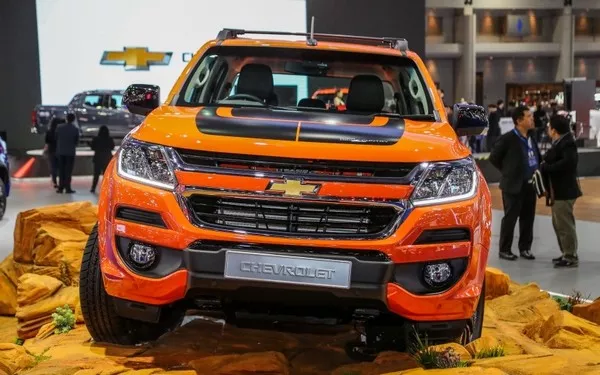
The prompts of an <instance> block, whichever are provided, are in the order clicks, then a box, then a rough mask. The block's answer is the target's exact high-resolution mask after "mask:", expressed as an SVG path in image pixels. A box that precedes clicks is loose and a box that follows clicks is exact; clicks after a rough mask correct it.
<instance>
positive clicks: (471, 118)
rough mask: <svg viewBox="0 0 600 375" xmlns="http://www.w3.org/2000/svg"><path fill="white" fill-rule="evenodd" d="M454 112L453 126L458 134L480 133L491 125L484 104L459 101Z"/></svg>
mask: <svg viewBox="0 0 600 375" xmlns="http://www.w3.org/2000/svg"><path fill="white" fill-rule="evenodd" d="M452 112H453V113H452V127H453V128H454V130H455V131H456V134H457V135H458V136H465V135H480V134H481V133H483V131H484V130H486V129H487V128H488V126H489V121H488V117H487V113H485V108H483V107H482V106H479V105H475V104H465V103H457V104H455V105H454V108H453V111H452Z"/></svg>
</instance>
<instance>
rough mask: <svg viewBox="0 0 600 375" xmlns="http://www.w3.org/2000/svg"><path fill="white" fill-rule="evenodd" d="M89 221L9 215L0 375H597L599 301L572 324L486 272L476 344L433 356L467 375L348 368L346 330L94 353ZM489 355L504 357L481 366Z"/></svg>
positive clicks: (0, 291)
mask: <svg viewBox="0 0 600 375" xmlns="http://www.w3.org/2000/svg"><path fill="white" fill-rule="evenodd" d="M96 215H97V213H96V207H95V206H93V205H92V204H91V203H89V202H84V203H70V204H65V205H58V206H51V207H44V208H40V209H34V210H30V211H26V212H22V213H21V214H19V216H18V218H17V224H16V227H15V249H14V252H13V254H12V255H11V256H9V257H8V258H6V259H4V260H3V261H2V263H0V315H3V316H0V375H160V374H171V375H195V374H206V375H209V374H210V375H252V374H256V375H275V374H278V375H279V374H282V375H321V374H323V375H324V374H333V375H379V374H390V375H391V374H394V375H400V374H409V375H420V374H423V375H437V374H439V375H445V374H448V375H452V374H464V375H469V374H482V375H483V374H489V375H500V374H514V375H568V374H574V375H579V374H583V375H588V374H590V375H591V374H599V375H600V326H599V325H598V323H600V301H595V302H593V303H589V304H585V305H578V306H575V307H574V308H573V314H571V313H569V312H566V311H562V310H560V307H559V305H558V303H557V302H555V301H554V300H553V299H552V298H551V297H550V295H549V294H548V293H546V292H544V291H542V290H540V288H539V286H538V285H536V284H535V283H531V284H527V285H518V284H515V283H513V282H511V280H510V279H509V278H508V276H507V275H505V274H504V273H503V272H502V271H500V270H498V269H492V268H490V269H488V271H487V272H486V278H485V279H486V306H485V317H484V328H483V335H482V337H481V338H480V339H478V340H476V341H474V342H472V343H471V344H469V345H467V346H466V347H462V346H460V345H458V344H447V345H440V346H437V347H434V348H433V350H436V351H443V350H445V349H446V348H447V347H452V348H453V350H454V353H455V354H456V355H458V356H459V357H460V359H461V360H462V361H463V362H462V364H463V365H464V366H466V367H459V368H451V369H431V370H425V369H423V368H421V367H420V365H419V363H417V362H416V360H415V358H414V357H412V356H411V355H409V354H406V353H397V352H384V353H381V354H380V355H379V356H378V357H377V358H376V359H375V360H374V361H373V362H369V363H357V362H353V361H352V360H350V359H349V358H348V357H347V355H346V353H345V350H344V344H345V343H346V342H347V341H349V340H352V339H354V338H355V337H356V336H355V333H354V332H353V331H352V329H351V327H341V328H340V330H339V331H337V333H334V334H329V335H320V334H309V333H304V334H292V333H285V332H277V331H266V330H254V329H242V328H236V327H232V326H223V325H222V324H221V323H219V322H215V321H211V320H206V319H196V320H193V321H191V322H189V323H188V324H186V325H185V326H183V327H181V328H179V329H177V330H176V331H174V332H172V333H169V334H167V335H165V336H163V337H162V338H160V339H159V340H158V341H157V342H155V343H152V344H147V345H144V346H138V347H122V346H111V345H104V344H98V343H94V342H93V341H92V340H91V337H90V335H89V333H88V331H87V330H86V328H85V325H84V324H83V318H82V316H81V314H80V313H79V312H80V310H81V309H80V306H79V295H78V275H79V264H80V262H81V256H82V251H83V247H84V246H85V241H86V239H87V235H88V233H90V231H91V228H92V227H93V225H94V223H95V221H96ZM64 305H68V306H70V307H71V309H72V310H73V311H75V314H76V318H77V325H76V327H75V328H74V329H73V330H71V331H70V332H68V333H65V334H56V333H55V325H54V322H53V319H52V313H54V312H55V310H56V308H57V307H62V306H64ZM17 339H20V340H17ZM499 347H501V348H502V349H503V351H504V355H503V356H501V357H496V358H480V356H481V353H482V352H486V351H490V350H491V349H494V348H499Z"/></svg>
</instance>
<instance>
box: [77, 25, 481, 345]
mask: <svg viewBox="0 0 600 375" xmlns="http://www.w3.org/2000/svg"><path fill="white" fill-rule="evenodd" d="M244 34H246V35H250V34H262V35H267V34H268V35H267V36H268V37H261V38H259V39H253V38H244V37H242V36H243V35H244ZM277 35H297V36H299V38H298V40H296V41H288V40H278V39H277V37H276V36H277ZM279 39H284V38H279ZM279 75H292V76H295V77H297V78H298V80H299V81H302V80H304V82H307V83H308V84H310V85H311V86H310V87H327V86H326V85H327V83H326V80H328V79H331V78H335V79H337V80H338V81H339V80H345V81H346V83H347V86H345V87H348V95H347V99H346V103H345V105H346V110H345V111H342V112H340V111H336V110H328V109H327V108H326V107H325V106H324V104H325V103H323V102H322V101H320V100H318V99H313V98H302V99H301V100H300V101H299V102H298V105H294V106H280V105H279V104H278V98H277V95H276V94H275V90H274V82H275V81H274V77H275V76H279ZM434 88H435V85H434V82H433V81H432V79H431V77H430V75H429V73H428V72H427V69H426V67H425V65H424V64H423V62H422V60H421V59H420V58H419V57H418V56H417V55H416V54H415V53H414V52H412V51H410V50H409V49H408V43H407V41H406V40H404V39H397V40H396V39H388V38H371V37H359V36H342V35H329V34H313V33H285V32H266V31H261V32H258V31H245V30H236V29H224V30H222V31H221V32H220V33H219V34H218V37H217V38H216V39H215V40H211V41H209V42H208V43H206V44H205V45H204V46H202V47H201V48H200V49H199V51H198V53H196V54H195V55H194V58H193V59H192V60H191V61H190V62H189V65H188V66H187V67H186V68H185V70H184V71H183V72H182V74H181V77H180V78H179V79H178V80H177V82H175V84H174V86H173V88H172V90H171V91H170V93H169V94H168V95H167V96H166V98H165V99H164V101H163V100H161V98H160V92H159V88H158V87H156V86H152V85H142V84H135V85H131V86H130V87H129V88H128V89H127V90H126V92H125V95H124V103H125V105H126V106H127V108H128V109H129V110H130V111H131V112H133V113H136V114H140V115H143V116H146V117H145V119H144V121H143V123H142V124H141V125H139V126H138V127H137V128H135V129H133V130H132V131H131V132H130V134H129V135H128V136H127V137H126V138H125V139H124V141H123V144H122V146H121V148H120V149H119V151H118V153H117V154H116V155H115V157H114V158H113V160H112V161H111V163H110V164H109V166H108V168H107V169H106V172H105V174H104V180H103V182H102V185H101V194H100V198H99V214H98V224H97V226H96V228H95V229H94V230H93V232H92V234H91V235H90V237H89V240H88V243H87V246H86V249H85V253H84V257H83V263H82V267H81V280H80V290H81V295H80V296H81V307H82V312H83V316H84V318H85V322H86V324H87V327H88V329H89V331H90V333H91V335H92V337H93V338H94V340H96V341H99V342H110V343H116V344H137V343H140V342H144V341H151V340H155V339H157V338H158V337H159V336H161V335H162V334H164V333H166V332H168V331H169V330H172V329H174V328H176V327H177V326H179V325H180V323H181V322H182V319H183V317H184V314H185V313H186V311H188V310H189V309H195V310H198V309H200V310H201V311H203V312H204V313H206V314H214V315H220V316H223V317H224V318H225V319H227V320H228V321H229V322H230V323H232V324H249V322H252V321H254V319H263V318H264V317H267V318H268V317H275V318H276V319H277V321H280V322H284V321H290V322H297V321H298V320H300V321H302V322H309V321H310V322H311V323H315V322H317V323H322V324H340V325H342V324H349V323H354V324H357V325H358V326H360V327H361V329H360V334H358V333H357V342H356V343H354V344H353V346H352V347H351V349H350V350H349V353H350V354H353V355H358V356H361V355H365V356H367V357H369V356H370V355H372V353H375V352H377V351H381V350H386V349H391V348H393V349H399V350H401V349H402V348H406V347H407V345H409V344H410V343H411V342H413V340H415V339H416V334H418V335H420V336H427V337H428V340H429V342H448V341H454V340H460V341H461V342H463V343H466V342H469V341H471V340H473V339H475V338H477V337H479V336H480V334H481V327H482V318H483V309H484V303H483V302H484V290H485V288H484V279H485V277H484V274H485V267H486V262H487V257H488V252H489V247H490V237H491V232H490V223H491V204H490V193H489V190H488V186H487V184H486V181H485V180H484V177H483V175H482V174H481V172H480V170H479V169H478V167H477V165H476V164H475V161H474V159H473V158H472V156H471V154H470V151H469V150H468V149H467V148H466V147H465V146H464V145H462V144H461V143H460V142H459V139H458V137H457V135H462V134H477V133H479V132H482V131H483V130H484V129H485V127H486V126H487V119H486V116H485V111H484V109H483V108H481V107H479V106H474V105H466V104H465V105H459V104H457V105H455V107H454V116H455V117H454V118H453V121H452V122H450V121H449V119H448V118H447V117H446V112H445V111H444V106H443V104H442V101H441V100H440V97H439V96H438V94H437V91H436V90H435V89H434ZM299 92H300V91H299ZM386 93H392V94H391V95H392V96H390V97H387V96H389V94H386ZM390 102H392V103H394V104H393V105H389V104H388V103H390ZM451 124H452V125H451ZM307 317H310V319H306V318H307ZM306 324H309V323H306Z"/></svg>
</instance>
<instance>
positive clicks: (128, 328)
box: [79, 224, 185, 345]
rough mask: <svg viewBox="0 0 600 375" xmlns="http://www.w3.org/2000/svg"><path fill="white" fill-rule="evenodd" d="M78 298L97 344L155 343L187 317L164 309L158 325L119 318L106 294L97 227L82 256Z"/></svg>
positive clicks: (176, 311) (182, 313) (177, 311)
mask: <svg viewBox="0 0 600 375" xmlns="http://www.w3.org/2000/svg"><path fill="white" fill-rule="evenodd" d="M79 298H80V302H81V312H82V314H83V319H84V321H85V324H86V326H87V329H88V331H89V332H90V335H91V336H92V338H93V339H94V341H96V342H105V343H110V344H117V345H137V344H141V343H144V342H151V341H155V340H156V339H158V338H159V337H160V336H162V335H163V334H165V333H167V332H169V331H171V330H173V329H175V328H177V327H179V325H181V322H182V321H183V317H184V314H185V311H183V310H179V309H174V308H173V309H166V308H163V310H162V311H161V318H160V321H159V322H158V323H147V322H141V321H137V320H132V319H128V318H124V317H121V316H119V315H118V314H117V310H116V308H115V305H114V302H113V298H112V297H111V296H109V295H108V294H107V293H106V290H105V289H104V283H103V282H102V272H101V270H100V255H99V253H98V225H97V224H96V226H94V228H93V229H92V232H91V233H90V236H89V238H88V241H87V244H86V246H85V250H84V252H83V259H82V262H81V272H80V276H79Z"/></svg>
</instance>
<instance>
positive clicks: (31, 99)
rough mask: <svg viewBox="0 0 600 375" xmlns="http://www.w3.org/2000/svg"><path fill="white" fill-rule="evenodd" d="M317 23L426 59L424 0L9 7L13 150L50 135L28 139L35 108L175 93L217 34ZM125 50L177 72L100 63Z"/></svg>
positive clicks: (7, 83) (133, 0) (141, 1)
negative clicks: (106, 92)
mask: <svg viewBox="0 0 600 375" xmlns="http://www.w3.org/2000/svg"><path fill="white" fill-rule="evenodd" d="M311 16H315V18H316V31H318V32H331V33H348V34H362V35H373V36H382V35H384V36H394V37H395V36H397V37H405V38H407V39H408V41H409V46H410V48H411V49H412V50H415V51H417V52H418V53H420V54H421V55H422V54H423V51H424V44H425V4H424V2H422V1H409V0H373V1H370V2H367V1H364V0H223V1H220V2H208V1H203V0H170V1H159V0H127V1H122V0H103V1H101V2H93V1H89V0H0V43H1V44H0V47H1V49H0V50H1V51H2V58H1V59H0V88H1V90H0V106H1V107H0V108H1V111H2V112H1V113H2V116H1V117H0V131H6V133H7V135H8V143H9V148H12V149H17V150H27V149H32V148H40V147H41V146H42V145H43V137H42V136H39V135H35V134H30V132H29V129H30V116H31V111H32V110H33V108H34V107H35V105H36V104H40V103H43V104H58V105H60V104H67V103H68V101H69V100H70V99H71V98H72V96H73V95H74V94H75V93H76V92H78V91H82V90H89V89H103V88H106V89H123V88H125V87H126V86H127V85H129V84H131V83H136V82H143V83H154V84H158V85H160V86H161V89H162V90H163V92H164V91H169V90H170V89H171V87H172V85H173V83H174V81H175V79H176V78H177V77H178V76H179V74H180V73H181V71H182V69H183V68H184V66H185V64H186V61H185V60H187V59H189V57H190V55H189V54H190V53H193V52H195V51H196V50H197V49H198V48H199V47H200V46H201V45H202V43H204V42H205V41H206V40H207V39H211V38H214V37H215V36H216V33H217V32H218V30H220V29H222V28H224V27H239V28H251V29H263V30H266V29H273V30H287V31H306V30H308V29H307V27H308V25H310V19H311ZM124 47H142V48H148V51H149V52H171V53H172V54H171V58H170V61H169V65H166V66H164V65H162V66H161V65H155V66H151V67H150V68H149V70H142V71H139V70H126V69H125V67H124V66H122V65H102V64H101V63H100V62H101V59H102V57H103V54H104V52H105V51H109V52H111V51H112V52H120V51H123V48H124ZM112 57H114V55H113V56H112ZM277 79H279V78H277ZM276 84H278V85H281V86H282V88H283V89H284V90H288V91H289V92H290V95H292V94H293V93H295V91H294V88H295V89H296V90H297V93H295V95H297V96H299V97H300V96H301V97H304V96H308V95H310V94H311V93H312V88H311V87H305V85H306V84H305V83H303V82H298V81H294V82H289V81H284V80H283V79H281V80H280V81H276ZM290 90H291V91H290ZM165 95H166V93H164V94H163V97H164V96H165Z"/></svg>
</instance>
